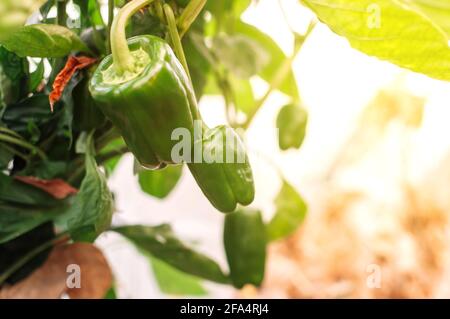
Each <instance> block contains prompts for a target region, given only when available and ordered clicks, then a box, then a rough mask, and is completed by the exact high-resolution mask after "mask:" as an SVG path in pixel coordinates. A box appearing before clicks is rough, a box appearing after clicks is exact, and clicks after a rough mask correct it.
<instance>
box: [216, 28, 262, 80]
mask: <svg viewBox="0 0 450 319" xmlns="http://www.w3.org/2000/svg"><path fill="white" fill-rule="evenodd" d="M212 50H213V52H214V53H215V55H216V56H217V58H218V59H219V61H220V63H221V64H222V65H223V66H225V67H226V68H227V70H229V71H230V72H232V73H233V74H234V75H235V76H237V77H239V78H241V79H248V78H250V77H251V76H253V75H255V74H257V73H259V72H261V70H263V69H264V67H265V66H266V65H267V64H268V61H269V58H270V57H269V55H268V52H266V50H265V48H264V47H263V46H262V45H260V44H259V43H258V42H257V41H255V40H254V39H252V38H251V37H249V36H247V35H241V34H237V35H225V34H221V35H218V36H216V37H215V38H214V40H213V46H212Z"/></svg>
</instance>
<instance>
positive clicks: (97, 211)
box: [59, 133, 114, 241]
mask: <svg viewBox="0 0 450 319" xmlns="http://www.w3.org/2000/svg"><path fill="white" fill-rule="evenodd" d="M85 145H86V149H85V151H86V154H85V166H86V175H85V177H84V179H83V182H82V183H81V187H80V191H79V192H78V194H77V196H76V197H75V200H74V203H73V205H72V206H71V208H70V210H69V211H68V212H67V214H65V215H64V216H63V217H62V218H61V220H59V222H60V223H61V224H62V225H64V226H65V228H66V229H68V230H70V231H71V233H72V237H73V238H74V239H76V240H84V241H93V240H94V239H95V238H96V237H97V236H98V235H99V234H101V233H102V232H104V231H105V230H106V229H108V228H109V226H110V225H111V218H112V214H113V210H114V203H113V198H112V194H111V192H110V190H109V188H108V185H107V182H106V178H105V175H104V174H103V173H102V172H101V171H100V169H99V168H98V166H97V163H96V161H95V158H94V146H93V139H92V133H91V134H89V135H88V136H87V138H86V143H85Z"/></svg>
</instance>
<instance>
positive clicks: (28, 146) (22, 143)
mask: <svg viewBox="0 0 450 319" xmlns="http://www.w3.org/2000/svg"><path fill="white" fill-rule="evenodd" d="M0 141H3V142H6V143H10V144H14V145H17V146H21V147H23V148H26V149H28V150H31V151H34V152H36V154H37V155H38V156H39V157H40V158H41V159H43V160H45V159H47V156H46V155H45V153H44V152H43V151H42V150H41V149H39V148H38V147H36V146H34V145H32V144H30V143H28V142H26V141H24V140H21V139H18V138H16V137H13V136H9V135H4V134H0Z"/></svg>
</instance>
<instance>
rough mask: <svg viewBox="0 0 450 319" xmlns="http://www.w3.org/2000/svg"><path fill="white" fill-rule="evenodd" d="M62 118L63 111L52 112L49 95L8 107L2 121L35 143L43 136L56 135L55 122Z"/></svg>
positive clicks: (30, 98) (25, 100)
mask: <svg viewBox="0 0 450 319" xmlns="http://www.w3.org/2000/svg"><path fill="white" fill-rule="evenodd" d="M60 116H61V110H56V111H55V112H54V113H52V112H51V110H50V104H49V100H48V95H46V94H34V95H33V96H31V97H29V98H26V99H24V100H22V101H20V102H18V103H14V104H11V105H10V106H8V107H7V108H6V110H5V112H4V114H3V119H2V120H3V122H4V123H5V124H6V126H8V128H9V129H11V130H13V131H15V132H16V133H18V134H20V135H21V136H23V137H24V138H25V139H27V140H28V141H30V142H33V143H34V142H37V141H38V140H39V139H40V138H41V137H42V136H43V135H46V134H47V133H48V134H50V133H54V132H53V131H54V126H53V125H54V124H53V122H54V121H55V120H58V118H59V117H60ZM50 131H52V132H50Z"/></svg>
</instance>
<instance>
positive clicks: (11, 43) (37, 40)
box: [1, 24, 88, 58]
mask: <svg viewBox="0 0 450 319" xmlns="http://www.w3.org/2000/svg"><path fill="white" fill-rule="evenodd" d="M1 44H2V45H4V46H5V48H7V49H8V50H9V51H11V52H14V53H16V54H17V55H18V56H21V57H26V56H29V57H36V58H62V57H64V56H66V55H68V54H69V53H71V52H72V51H87V50H88V49H87V48H86V46H85V45H84V43H83V42H82V41H81V40H80V38H79V37H78V36H77V35H76V34H75V33H73V32H72V31H71V30H69V29H67V28H65V27H62V26H59V25H53V24H33V25H28V26H25V27H22V28H20V29H18V30H17V31H16V32H14V33H12V34H11V35H10V36H8V37H6V38H5V39H4V40H2V41H1Z"/></svg>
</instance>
